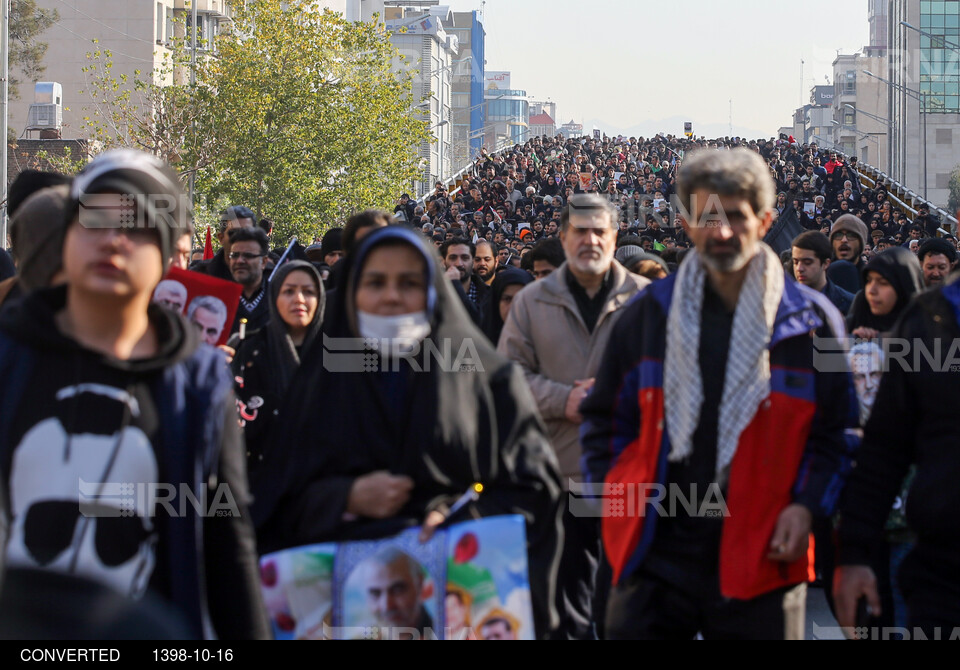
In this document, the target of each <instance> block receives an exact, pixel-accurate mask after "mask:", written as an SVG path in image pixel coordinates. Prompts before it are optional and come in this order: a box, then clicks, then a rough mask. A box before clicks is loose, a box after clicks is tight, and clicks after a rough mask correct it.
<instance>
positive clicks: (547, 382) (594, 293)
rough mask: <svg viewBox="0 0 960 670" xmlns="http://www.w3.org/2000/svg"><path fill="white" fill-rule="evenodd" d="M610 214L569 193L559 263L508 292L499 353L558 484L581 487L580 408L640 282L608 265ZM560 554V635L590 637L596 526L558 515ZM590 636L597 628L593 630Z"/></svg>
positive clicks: (604, 206)
mask: <svg viewBox="0 0 960 670" xmlns="http://www.w3.org/2000/svg"><path fill="white" fill-rule="evenodd" d="M617 221H618V214H617V212H616V210H615V209H614V208H613V207H611V206H610V203H608V202H606V201H605V200H604V199H603V197H602V196H599V195H596V194H583V195H576V196H573V197H572V198H571V199H570V202H569V204H568V207H567V208H566V209H565V210H564V212H563V216H562V217H561V219H560V241H561V243H562V244H563V249H564V253H565V255H566V259H567V260H566V262H565V263H564V264H563V266H562V267H560V268H559V269H558V270H557V271H556V272H554V273H553V274H551V275H550V276H549V277H547V278H546V279H544V280H542V281H539V282H535V283H534V284H531V285H530V286H528V287H527V288H525V289H524V290H522V291H521V292H520V293H518V294H517V296H516V298H515V299H514V301H513V305H512V306H511V308H510V315H509V316H508V317H507V321H506V323H505V324H504V327H503V333H502V335H501V336H500V342H499V346H498V350H499V351H500V353H502V354H504V355H505V356H507V357H509V358H510V359H512V360H514V361H516V362H517V363H518V364H519V365H520V366H521V367H522V368H523V370H524V373H525V376H526V378H527V382H528V383H529V384H530V390H531V391H533V396H534V398H535V399H536V401H537V406H538V407H539V409H540V414H541V415H542V416H543V419H544V421H545V423H546V425H547V435H548V437H549V439H550V443H551V444H552V445H553V448H554V450H555V451H556V454H557V459H558V460H559V462H560V472H561V474H562V475H563V479H564V487H565V488H570V485H571V483H573V484H577V483H580V482H581V479H582V476H581V474H580V453H581V450H580V437H579V431H580V422H581V421H582V418H581V416H580V412H579V407H580V401H582V400H583V398H584V397H585V396H586V395H587V393H588V392H589V391H590V388H591V387H592V386H593V382H594V379H593V378H594V375H595V374H596V372H597V369H598V368H599V367H600V360H601V358H602V356H603V351H604V349H605V348H606V345H607V340H608V339H609V337H610V332H611V330H612V329H613V325H614V323H616V320H617V318H618V317H619V314H620V308H621V307H623V306H624V305H625V304H626V303H627V302H628V301H629V300H630V299H631V298H632V297H633V296H634V295H635V294H636V293H637V292H638V291H639V290H640V289H642V288H643V287H644V286H646V285H647V284H648V283H649V280H647V279H644V278H642V277H639V276H636V275H633V274H631V273H629V272H627V271H626V270H625V269H624V268H623V267H622V266H621V265H620V264H619V263H617V262H615V261H614V258H613V254H614V251H615V248H616V240H617ZM564 532H565V536H566V537H565V541H564V554H563V559H562V561H561V566H560V575H559V580H558V581H559V583H558V593H559V594H560V597H561V598H562V601H561V602H560V609H561V616H562V617H563V618H564V628H565V630H564V631H563V634H564V636H566V637H571V638H593V637H596V632H595V630H594V623H596V622H601V621H602V618H603V611H602V609H601V608H602V607H603V605H604V603H605V598H604V597H603V595H604V594H605V592H606V590H607V588H609V584H600V588H599V589H598V591H597V595H599V596H600V598H599V599H598V600H597V602H596V605H594V581H595V579H596V573H597V568H598V564H599V553H600V549H599V520H598V519H597V518H595V517H584V516H580V517H578V516H575V515H574V514H573V513H572V512H571V510H570V508H569V506H568V507H567V508H566V509H565V511H564ZM596 630H603V629H602V626H597V628H596Z"/></svg>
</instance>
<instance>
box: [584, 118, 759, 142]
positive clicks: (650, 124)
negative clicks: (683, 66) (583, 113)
mask: <svg viewBox="0 0 960 670" xmlns="http://www.w3.org/2000/svg"><path fill="white" fill-rule="evenodd" d="M687 121H691V122H692V123H693V134H694V135H695V136H696V137H700V136H701V135H703V136H705V137H706V138H707V139H714V138H717V137H726V136H727V135H729V134H730V126H729V124H725V123H706V124H703V123H698V122H697V120H696V118H690V117H683V116H672V117H670V118H668V119H660V120H659V121H644V122H642V123H638V124H637V125H634V126H631V127H629V128H620V127H618V126H615V125H613V124H610V123H607V122H606V121H601V120H599V119H590V120H589V121H586V122H584V124H583V132H584V133H585V134H587V135H590V134H591V133H593V128H594V127H597V128H599V129H600V132H602V133H604V134H605V135H607V136H609V137H616V136H617V135H623V136H624V137H653V136H654V135H656V134H657V133H664V134H666V135H683V124H684V123H685V122H687ZM776 135H777V133H776V131H775V130H774V131H773V132H762V131H759V130H757V129H755V128H745V127H743V126H737V125H734V126H733V136H734V137H746V138H747V139H750V140H756V139H761V138H764V139H766V138H770V137H776Z"/></svg>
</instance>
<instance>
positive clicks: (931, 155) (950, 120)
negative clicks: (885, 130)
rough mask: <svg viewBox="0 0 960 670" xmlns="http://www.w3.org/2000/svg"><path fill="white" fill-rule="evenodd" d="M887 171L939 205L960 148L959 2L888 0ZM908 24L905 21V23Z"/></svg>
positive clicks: (947, 191) (945, 192)
mask: <svg viewBox="0 0 960 670" xmlns="http://www.w3.org/2000/svg"><path fill="white" fill-rule="evenodd" d="M888 18H889V23H888V25H889V33H888V45H889V49H890V57H889V69H888V73H887V74H882V75H880V73H875V74H878V75H880V76H884V78H886V79H888V80H889V82H890V83H889V84H885V86H887V87H888V88H889V93H890V101H889V114H888V118H889V119H890V120H891V121H892V140H891V141H892V145H893V146H892V151H891V160H892V164H891V170H890V172H891V175H892V176H893V177H894V178H895V179H896V180H897V181H899V182H901V183H902V184H904V185H905V186H907V187H909V188H912V189H913V190H914V191H916V192H917V193H918V194H920V195H921V196H924V197H925V198H926V199H927V200H930V201H932V202H933V203H934V204H935V205H939V206H941V207H943V206H945V205H946V203H947V198H948V197H949V183H950V174H951V173H952V172H953V170H954V168H956V167H957V163H958V157H957V148H958V146H960V2H957V1H956V0H950V1H949V2H947V1H942V0H940V1H937V2H931V1H929V0H922V1H920V2H917V1H916V0H891V1H890V4H889V17H888ZM904 24H906V25H904Z"/></svg>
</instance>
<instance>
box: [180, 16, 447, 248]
mask: <svg viewBox="0 0 960 670" xmlns="http://www.w3.org/2000/svg"><path fill="white" fill-rule="evenodd" d="M233 22H234V30H233V31H232V32H231V33H230V34H229V35H224V36H221V37H220V38H218V40H217V45H216V56H215V57H214V58H212V59H210V60H209V61H207V62H206V66H205V67H204V68H203V70H202V72H201V73H199V77H200V83H201V85H202V87H203V89H204V91H205V93H206V95H208V96H209V103H210V104H206V105H203V111H204V112H205V113H209V114H210V116H209V117H208V118H207V119H205V121H204V123H203V125H204V127H206V128H210V129H212V130H213V132H214V134H215V137H216V152H215V153H216V156H217V159H216V164H215V168H214V169H209V170H202V171H201V172H200V174H199V182H198V183H199V184H200V185H201V187H202V189H203V190H204V191H206V192H207V193H209V194H211V195H214V196H217V197H220V196H227V197H228V198H229V199H230V200H231V201H232V202H234V203H235V204H244V205H248V206H250V207H252V208H254V209H255V210H256V211H257V212H258V213H260V214H263V215H268V216H270V217H271V219H273V220H274V221H275V222H276V227H277V230H278V232H279V233H280V235H281V237H285V236H290V235H293V234H296V235H298V236H300V237H301V239H309V238H311V237H312V236H313V235H314V234H316V233H317V232H319V231H321V230H323V229H324V228H326V227H328V226H330V225H332V224H338V223H342V222H343V220H344V219H345V218H346V217H347V216H348V215H349V214H350V213H352V212H355V211H357V210H361V209H366V208H370V207H391V205H392V203H393V202H394V200H395V198H396V194H397V193H399V192H401V191H403V190H404V188H405V186H406V185H407V184H409V183H410V182H411V181H412V180H413V179H414V178H415V177H416V175H417V174H418V170H417V162H418V158H417V154H416V147H417V146H418V145H419V144H420V142H421V141H422V140H423V139H425V138H427V137H428V134H427V132H426V124H425V123H424V122H423V121H421V120H418V119H417V118H416V116H415V114H414V113H413V111H412V110H411V107H412V104H411V92H412V76H413V75H412V74H411V73H410V72H408V71H399V69H398V68H395V67H394V66H393V64H394V61H395V59H396V58H397V56H398V54H397V51H396V49H395V48H394V47H393V45H392V44H391V43H390V38H389V34H388V33H387V32H386V31H385V30H384V27H383V25H382V24H381V23H379V22H369V23H354V22H350V21H347V20H345V19H344V18H343V17H342V15H340V14H336V13H333V12H330V11H322V12H321V11H319V9H318V8H317V7H316V3H315V2H312V1H310V0H291V1H289V2H280V1H279V0H252V1H251V2H248V3H246V4H245V6H240V5H237V6H236V8H235V11H234V16H233ZM391 208H392V207H391Z"/></svg>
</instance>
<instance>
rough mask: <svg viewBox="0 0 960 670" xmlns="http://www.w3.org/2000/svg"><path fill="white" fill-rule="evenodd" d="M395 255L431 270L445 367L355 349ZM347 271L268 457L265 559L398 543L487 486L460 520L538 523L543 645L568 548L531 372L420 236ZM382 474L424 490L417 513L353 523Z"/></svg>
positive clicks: (427, 359) (389, 238)
mask: <svg viewBox="0 0 960 670" xmlns="http://www.w3.org/2000/svg"><path fill="white" fill-rule="evenodd" d="M384 244H386V245H390V246H394V245H409V246H411V247H413V248H414V249H416V250H417V251H418V253H419V254H420V255H422V257H423V259H424V262H425V264H426V268H427V312H428V315H429V317H430V320H431V326H432V332H431V334H430V335H429V337H428V339H429V340H430V341H431V342H430V343H428V344H427V346H425V347H423V349H430V350H431V351H433V350H435V351H439V352H441V353H440V354H439V355H438V354H431V355H424V354H423V353H422V352H421V353H420V354H419V355H416V356H413V357H412V358H411V359H410V360H397V359H390V358H383V357H381V356H380V355H379V354H378V353H377V352H376V351H372V350H366V351H362V350H361V351H358V350H357V347H356V346H353V345H354V343H356V342H358V341H359V342H362V340H359V339H358V338H357V336H358V335H359V332H358V329H357V326H356V313H355V308H354V304H355V300H354V295H355V292H356V287H357V284H358V278H359V275H360V270H361V269H362V268H363V265H364V262H365V261H366V260H367V259H368V258H369V256H370V252H371V250H373V249H375V248H377V247H379V246H381V245H384ZM345 262H346V263H347V265H346V267H345V268H344V270H345V272H344V275H343V277H344V279H345V283H344V284H343V285H342V286H341V287H340V290H338V291H337V295H336V296H334V297H333V298H332V299H331V304H330V305H328V307H327V313H326V316H325V318H324V328H323V333H324V334H323V346H315V347H313V348H312V349H311V351H310V352H309V353H308V354H307V355H306V357H305V358H304V360H303V362H302V364H301V366H300V369H299V370H298V371H297V374H296V376H295V378H294V380H293V382H292V384H291V387H290V389H289V392H288V397H289V398H290V399H291V400H290V402H289V403H288V404H287V407H286V408H285V410H284V411H281V413H280V423H281V424H282V429H278V430H277V431H275V432H274V433H273V435H275V436H276V442H271V445H270V446H269V447H268V451H269V454H270V455H269V457H268V458H267V462H265V466H264V467H265V468H269V475H268V474H267V472H265V473H264V475H263V476H264V477H267V476H269V477H270V480H271V482H272V485H271V487H270V489H271V491H272V493H271V495H270V496H267V495H264V496H261V497H260V499H259V500H257V501H256V502H255V503H254V509H253V512H254V516H255V522H256V523H257V525H258V529H259V531H260V532H259V538H260V545H259V548H260V551H261V552H264V553H265V552H269V551H272V550H277V549H280V548H284V547H290V546H298V545H304V544H309V543H313V542H322V541H338V540H349V539H361V538H375V537H382V536H385V535H389V534H393V533H395V532H397V531H399V530H401V529H402V528H405V527H410V526H415V525H419V524H420V523H422V522H423V520H424V518H425V517H426V516H427V513H428V512H429V511H430V510H433V509H438V510H441V511H443V510H446V509H448V507H449V505H450V504H452V503H453V501H455V500H456V499H457V498H459V497H460V496H462V495H463V493H464V492H465V491H466V490H467V489H468V488H469V487H470V486H471V485H472V484H473V483H474V482H480V483H482V484H483V485H484V492H483V494H482V495H481V496H480V499H479V500H478V501H477V502H475V503H473V504H471V505H470V506H468V508H465V509H464V510H463V511H462V512H461V515H462V516H460V515H458V516H457V517H456V518H457V519H465V518H471V517H483V516H492V515H499V514H521V515H523V516H524V517H525V518H526V520H527V541H528V554H529V558H530V578H531V593H532V596H533V603H534V614H535V619H536V626H537V631H538V635H539V636H543V635H544V634H545V633H546V632H547V630H548V629H549V628H550V627H551V626H554V625H556V623H557V615H556V612H555V610H554V605H553V602H554V595H553V592H552V585H551V583H552V580H553V579H554V577H555V573H556V561H557V559H558V557H559V547H560V543H561V542H562V530H561V526H560V521H559V501H560V492H561V487H560V478H559V475H558V471H557V464H556V459H555V457H554V456H553V452H552V450H551V449H550V446H549V443H548V442H547V439H546V437H545V436H544V428H543V425H542V422H541V420H540V419H539V417H538V414H537V411H536V405H535V403H534V401H533V398H532V396H531V395H530V391H529V389H528V388H527V386H526V382H525V381H524V378H523V375H522V373H521V371H520V369H519V368H517V367H516V366H515V365H514V364H512V363H510V362H509V361H507V360H506V359H504V358H502V357H500V356H499V355H498V354H497V353H496V351H495V350H494V348H493V347H492V346H491V345H490V344H489V343H488V342H487V340H486V338H485V337H484V336H483V335H482V333H481V332H480V331H479V330H478V329H477V328H476V327H475V326H474V325H473V324H472V323H471V321H470V319H469V318H468V317H467V315H466V312H465V311H464V309H463V306H462V305H461V304H460V302H459V301H458V300H457V299H456V297H455V296H454V294H453V291H452V289H451V288H450V286H449V281H448V280H446V279H445V278H444V276H443V272H442V270H441V268H440V266H439V262H438V259H437V258H436V256H435V254H434V253H433V252H432V251H431V250H429V249H428V248H427V247H426V246H425V244H424V243H423V242H422V241H421V240H420V238H419V236H418V235H417V234H416V233H413V232H411V231H408V230H406V229H402V228H400V227H393V226H391V227H388V228H383V229H380V230H377V231H375V232H373V233H371V234H370V235H368V236H367V237H366V238H364V240H363V244H362V246H361V247H360V249H359V250H358V251H357V253H356V254H354V255H353V256H351V257H349V258H347V259H346V261H345ZM445 352H449V353H448V354H445ZM351 356H353V357H354V358H350V357H351ZM351 361H354V362H357V366H359V367H357V366H351V364H350V363H351ZM343 369H346V370H347V371H345V372H340V371H337V370H343ZM293 399H296V402H294V400H293ZM383 470H386V471H389V472H391V473H392V474H395V475H406V476H409V477H410V478H412V479H413V481H414V488H413V491H412V493H411V498H410V500H409V501H408V503H407V504H406V505H405V506H404V507H403V509H401V510H400V512H399V513H398V514H397V515H396V516H395V517H393V518H390V519H385V520H374V519H365V518H353V517H351V516H350V515H347V514H346V507H347V501H348V497H349V493H350V489H351V486H352V485H353V483H354V481H355V480H356V479H357V478H358V477H360V476H363V475H366V474H370V473H373V472H376V471H383Z"/></svg>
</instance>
